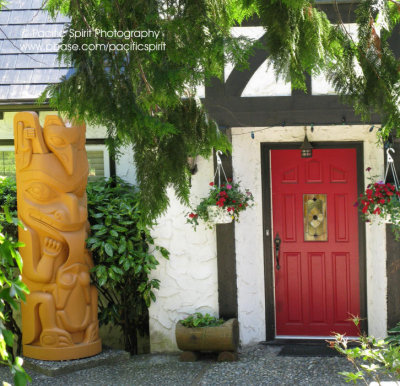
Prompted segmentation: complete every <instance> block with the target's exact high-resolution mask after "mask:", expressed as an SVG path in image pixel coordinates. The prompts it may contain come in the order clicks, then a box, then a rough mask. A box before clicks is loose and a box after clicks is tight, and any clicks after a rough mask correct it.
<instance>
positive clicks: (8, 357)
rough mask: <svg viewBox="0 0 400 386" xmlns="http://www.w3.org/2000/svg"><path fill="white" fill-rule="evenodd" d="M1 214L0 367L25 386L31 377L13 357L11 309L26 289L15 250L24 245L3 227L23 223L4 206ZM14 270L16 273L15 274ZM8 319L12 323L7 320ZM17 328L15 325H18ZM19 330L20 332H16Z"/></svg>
mask: <svg viewBox="0 0 400 386" xmlns="http://www.w3.org/2000/svg"><path fill="white" fill-rule="evenodd" d="M1 209H2V210H1V212H0V266H1V268H2V269H1V270H0V364H3V365H7V366H8V367H9V368H10V370H11V372H12V373H13V374H14V383H15V384H16V385H25V384H26V383H27V381H28V380H30V377H29V376H28V375H27V374H26V372H25V370H24V369H23V367H22V359H21V358H20V357H18V356H14V351H13V348H14V333H13V332H14V330H13V328H14V326H13V322H14V323H15V321H14V319H13V318H12V308H14V309H17V308H18V302H17V301H18V300H20V299H22V300H25V293H28V288H27V287H26V285H25V284H24V283H23V282H22V281H21V277H20V276H19V273H20V272H21V271H22V258H21V256H20V254H19V252H18V250H17V248H18V247H21V246H23V244H22V243H18V242H16V241H15V239H13V238H12V237H10V236H9V235H7V234H6V232H5V230H4V228H5V226H4V224H7V225H8V226H16V225H17V224H18V225H20V226H22V227H23V225H22V223H21V222H19V221H18V220H17V219H15V218H13V217H12V216H11V215H10V212H9V210H8V209H7V207H1ZM16 271H17V272H16ZM10 318H11V320H10ZM17 327H18V326H17ZM18 330H19V329H18Z"/></svg>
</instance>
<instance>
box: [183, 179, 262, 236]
mask: <svg viewBox="0 0 400 386" xmlns="http://www.w3.org/2000/svg"><path fill="white" fill-rule="evenodd" d="M210 186H211V188H210V191H209V193H208V196H207V197H204V198H203V199H202V200H201V202H200V204H199V205H197V207H196V208H194V209H193V210H192V212H191V213H188V219H187V222H188V223H190V224H192V225H193V226H194V228H195V229H196V226H197V225H199V219H201V220H202V221H204V222H205V223H206V224H208V225H209V226H210V227H212V226H213V225H214V224H227V223H230V222H232V221H239V215H240V213H241V212H243V211H244V210H246V209H247V208H248V207H251V206H253V205H254V204H253V201H254V198H253V195H252V194H251V192H250V191H249V190H248V189H245V190H244V191H243V190H242V189H241V188H240V184H239V183H237V182H236V183H235V182H233V181H232V179H231V178H228V179H227V182H226V183H225V184H222V185H221V186H220V187H218V186H217V185H215V184H214V182H210Z"/></svg>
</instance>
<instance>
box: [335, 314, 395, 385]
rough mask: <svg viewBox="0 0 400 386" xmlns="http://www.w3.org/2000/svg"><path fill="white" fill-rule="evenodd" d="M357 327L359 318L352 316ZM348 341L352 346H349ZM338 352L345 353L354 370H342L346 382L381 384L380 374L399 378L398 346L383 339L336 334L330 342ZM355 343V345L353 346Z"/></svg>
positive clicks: (360, 335) (361, 335)
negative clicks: (351, 337)
mask: <svg viewBox="0 0 400 386" xmlns="http://www.w3.org/2000/svg"><path fill="white" fill-rule="evenodd" d="M353 322H354V323H355V324H356V326H357V327H358V325H359V322H360V320H359V319H358V318H353ZM349 343H351V344H352V345H353V346H352V347H350V345H349ZM330 344H331V346H332V347H334V348H335V349H336V350H337V351H338V352H340V353H341V354H343V355H345V356H346V358H347V360H348V361H350V362H351V363H352V364H353V366H354V368H355V370H356V371H355V372H350V371H343V372H341V373H339V374H341V375H343V376H344V377H345V379H346V382H354V383H357V381H359V380H361V381H363V382H364V383H365V384H367V385H368V384H369V383H370V380H371V379H372V380H373V381H375V382H377V383H378V384H379V385H380V384H381V378H382V376H385V377H388V378H390V379H397V380H399V379H400V346H399V345H395V344H390V343H388V342H385V340H383V339H380V340H378V339H375V338H374V337H371V336H365V335H363V334H361V332H360V334H359V340H353V341H352V340H350V339H348V338H346V337H345V336H344V335H341V334H336V335H335V341H334V342H330ZM354 345H355V346H354Z"/></svg>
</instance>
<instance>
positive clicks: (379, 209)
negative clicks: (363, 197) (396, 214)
mask: <svg viewBox="0 0 400 386" xmlns="http://www.w3.org/2000/svg"><path fill="white" fill-rule="evenodd" d="M373 213H374V214H377V213H378V214H381V208H376V209H375V210H374V212H373Z"/></svg>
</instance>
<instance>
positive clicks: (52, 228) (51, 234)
mask: <svg viewBox="0 0 400 386" xmlns="http://www.w3.org/2000/svg"><path fill="white" fill-rule="evenodd" d="M14 143H15V159H16V171H17V173H16V174H17V202H18V216H19V218H20V219H21V220H22V222H23V223H24V224H25V227H26V230H25V231H24V230H22V229H20V230H19V240H20V241H21V242H23V243H24V244H25V247H23V248H20V253H21V255H22V259H23V262H24V266H23V270H22V279H23V281H24V282H25V284H26V285H27V286H28V288H29V290H30V294H29V295H28V296H27V299H26V303H22V305H21V311H22V342H23V355H25V356H27V357H30V358H35V359H42V360H66V359H78V358H83V357H88V356H92V355H95V354H98V353H99V352H101V340H100V339H99V334H98V332H99V328H98V319H97V290H96V288H95V287H94V286H93V285H91V284H90V274H89V270H90V268H91V267H93V262H92V259H91V256H90V253H89V251H88V250H87V249H86V246H85V240H86V238H87V236H88V231H89V223H88V221H87V199H86V184H87V176H88V161H87V156H86V150H85V125H84V124H83V125H77V126H73V127H66V126H65V125H64V123H63V121H62V120H61V119H60V117H58V116H56V115H51V116H47V117H46V119H45V123H44V127H43V128H42V127H41V126H40V123H39V119H38V116H37V114H36V113H33V112H22V113H17V114H16V115H15V118H14Z"/></svg>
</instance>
